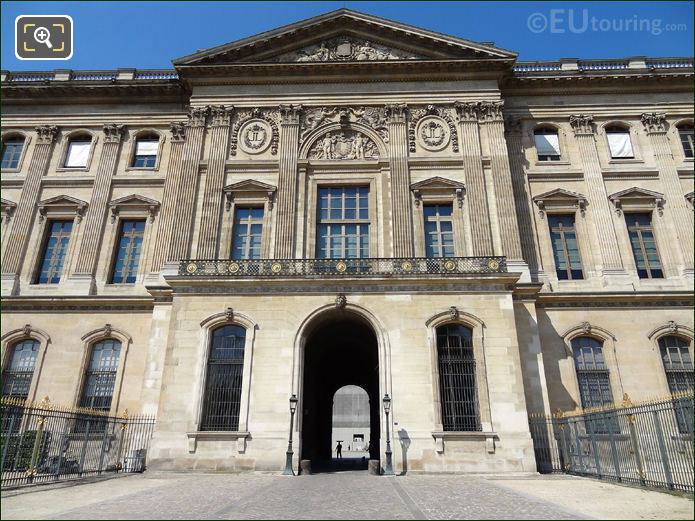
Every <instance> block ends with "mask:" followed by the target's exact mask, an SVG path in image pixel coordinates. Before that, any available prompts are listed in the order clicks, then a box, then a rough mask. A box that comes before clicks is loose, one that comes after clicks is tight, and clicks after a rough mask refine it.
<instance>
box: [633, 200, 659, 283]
mask: <svg viewBox="0 0 695 521" xmlns="http://www.w3.org/2000/svg"><path fill="white" fill-rule="evenodd" d="M625 222H626V223H627V231H628V234H629V235H630V246H631V247H632V254H633V255H634V257H635V265H636V266H637V273H638V275H639V278H640V279H660V278H663V276H664V272H663V271H662V269H661V261H660V260H659V252H658V251H657V249H656V241H655V240H654V230H653V229H652V214H651V213H626V214H625Z"/></svg>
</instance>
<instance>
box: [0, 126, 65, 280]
mask: <svg viewBox="0 0 695 521" xmlns="http://www.w3.org/2000/svg"><path fill="white" fill-rule="evenodd" d="M57 133H58V127H55V126H42V127H36V134H37V139H36V145H35V146H34V153H33V154H32V156H31V162H30V163H29V170H28V171H27V177H26V179H25V180H24V185H23V186H22V193H21V195H20V196H19V202H18V203H17V210H16V212H15V215H14V218H13V219H12V222H11V228H10V231H9V233H8V236H7V248H6V250H5V256H4V258H3V261H2V273H3V274H15V275H17V274H19V269H20V267H21V265H22V260H23V258H24V254H25V252H26V248H27V243H28V241H29V235H30V232H31V226H32V224H33V222H34V216H35V215H36V203H37V202H38V197H39V194H40V193H41V190H40V188H41V178H42V177H43V176H44V175H46V170H47V169H48V163H49V160H50V159H51V152H52V150H53V143H54V141H55V137H56V134H57Z"/></svg>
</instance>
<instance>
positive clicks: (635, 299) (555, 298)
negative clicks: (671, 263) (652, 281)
mask: <svg viewBox="0 0 695 521" xmlns="http://www.w3.org/2000/svg"><path fill="white" fill-rule="evenodd" d="M536 303H537V305H538V306H541V307H546V308H549V307H569V308H610V307H647V306H657V307H660V308H663V307H665V306H672V307H692V306H693V304H694V297H693V294H692V292H690V291H687V290H684V291H620V292H609V291H606V292H577V293H545V292H541V293H539V294H538V299H537V300H536Z"/></svg>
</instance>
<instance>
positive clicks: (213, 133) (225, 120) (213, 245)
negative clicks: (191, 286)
mask: <svg viewBox="0 0 695 521" xmlns="http://www.w3.org/2000/svg"><path fill="white" fill-rule="evenodd" d="M233 112H234V109H233V107H225V106H223V105H220V106H214V107H210V157H209V158H208V172H207V175H206V178H205V192H204V194H203V208H202V215H201V221H200V231H199V235H198V252H197V253H198V254H197V257H198V258H201V259H211V258H214V257H215V256H216V254H217V242H218V236H219V230H220V218H221V211H222V203H223V199H224V197H223V194H222V188H224V174H225V163H226V160H227V144H228V143H229V126H230V124H231V118H232V114H233Z"/></svg>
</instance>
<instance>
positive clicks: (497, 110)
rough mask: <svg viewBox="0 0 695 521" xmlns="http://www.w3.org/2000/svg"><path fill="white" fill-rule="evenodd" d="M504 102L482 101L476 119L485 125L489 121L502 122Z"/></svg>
mask: <svg viewBox="0 0 695 521" xmlns="http://www.w3.org/2000/svg"><path fill="white" fill-rule="evenodd" d="M503 106H504V101H482V102H480V108H479V112H478V119H479V120H480V121H481V122H483V123H487V122H490V121H502V107H503Z"/></svg>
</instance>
